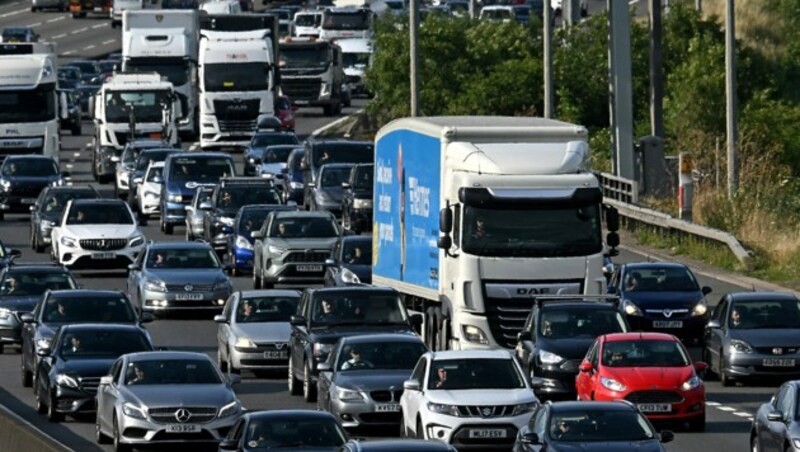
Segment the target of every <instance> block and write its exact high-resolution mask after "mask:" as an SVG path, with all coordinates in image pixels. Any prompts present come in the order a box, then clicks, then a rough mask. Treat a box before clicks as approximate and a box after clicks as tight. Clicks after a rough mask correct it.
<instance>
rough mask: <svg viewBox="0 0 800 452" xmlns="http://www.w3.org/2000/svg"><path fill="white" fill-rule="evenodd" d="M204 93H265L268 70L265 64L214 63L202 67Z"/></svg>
mask: <svg viewBox="0 0 800 452" xmlns="http://www.w3.org/2000/svg"><path fill="white" fill-rule="evenodd" d="M203 73H204V78H203V80H204V82H205V87H204V89H205V90H206V91H210V92H220V91H266V90H268V89H269V85H270V84H269V78H270V75H269V74H270V70H269V64H267V63H236V64H230V63H215V64H206V65H205V66H204V71H203Z"/></svg>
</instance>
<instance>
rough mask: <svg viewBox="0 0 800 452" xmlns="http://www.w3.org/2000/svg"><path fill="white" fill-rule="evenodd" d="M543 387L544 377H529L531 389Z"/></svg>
mask: <svg viewBox="0 0 800 452" xmlns="http://www.w3.org/2000/svg"><path fill="white" fill-rule="evenodd" d="M543 387H544V378H542V377H531V388H533V389H541V388H543Z"/></svg>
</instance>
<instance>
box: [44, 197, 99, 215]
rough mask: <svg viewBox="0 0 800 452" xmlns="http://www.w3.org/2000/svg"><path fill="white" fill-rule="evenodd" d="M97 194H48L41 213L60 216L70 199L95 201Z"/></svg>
mask: <svg viewBox="0 0 800 452" xmlns="http://www.w3.org/2000/svg"><path fill="white" fill-rule="evenodd" d="M96 198H97V193H95V192H90V191H56V192H51V193H49V194H48V195H47V196H46V197H45V199H44V203H43V205H42V211H43V212H44V213H46V214H47V215H48V216H59V217H60V216H61V213H62V212H64V207H65V206H66V205H67V202H69V200H71V199H96Z"/></svg>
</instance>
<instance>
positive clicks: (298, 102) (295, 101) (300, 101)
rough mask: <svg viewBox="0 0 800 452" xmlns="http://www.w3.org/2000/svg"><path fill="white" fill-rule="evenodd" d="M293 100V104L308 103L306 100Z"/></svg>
mask: <svg viewBox="0 0 800 452" xmlns="http://www.w3.org/2000/svg"><path fill="white" fill-rule="evenodd" d="M293 102H294V103H295V105H308V101H307V100H302V99H299V100H294V101H293Z"/></svg>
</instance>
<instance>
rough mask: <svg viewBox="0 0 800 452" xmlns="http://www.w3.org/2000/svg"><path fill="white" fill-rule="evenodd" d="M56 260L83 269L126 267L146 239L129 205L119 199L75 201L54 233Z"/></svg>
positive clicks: (65, 210) (71, 203) (140, 249)
mask: <svg viewBox="0 0 800 452" xmlns="http://www.w3.org/2000/svg"><path fill="white" fill-rule="evenodd" d="M52 242H53V258H54V259H55V260H56V261H57V262H58V263H59V264H62V265H66V266H68V267H81V268H102V269H108V268H126V267H127V266H128V265H130V264H132V263H133V262H134V260H136V256H137V255H138V254H139V252H141V251H142V249H143V248H144V245H145V237H144V235H143V234H142V232H141V231H140V230H139V228H138V226H137V225H136V221H134V217H133V212H131V209H130V207H128V204H127V203H125V202H124V201H122V200H120V199H73V200H70V201H69V202H67V206H66V207H65V208H64V213H63V215H62V216H61V220H60V221H59V223H58V224H56V225H54V227H53V232H52Z"/></svg>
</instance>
